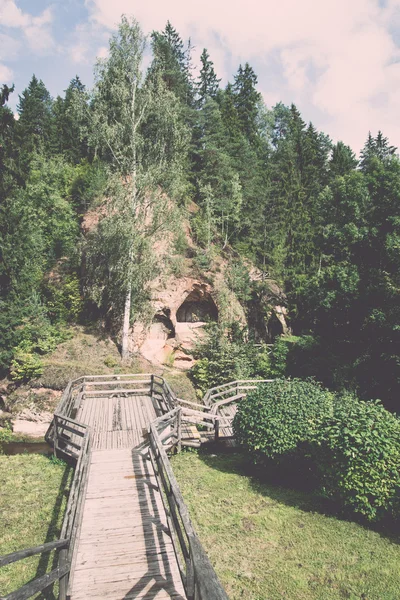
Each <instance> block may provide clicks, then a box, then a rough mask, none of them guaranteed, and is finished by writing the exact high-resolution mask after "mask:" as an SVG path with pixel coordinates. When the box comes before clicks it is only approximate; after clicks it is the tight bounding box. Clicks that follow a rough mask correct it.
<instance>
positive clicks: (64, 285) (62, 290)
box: [44, 274, 83, 323]
mask: <svg viewBox="0 0 400 600" xmlns="http://www.w3.org/2000/svg"><path fill="white" fill-rule="evenodd" d="M44 295H45V298H46V305H47V308H48V312H49V316H50V318H51V320H52V321H55V322H57V323H71V322H72V323H76V321H77V320H78V318H79V315H80V314H81V312H82V307H83V300H82V296H81V290H80V282H79V278H78V277H77V275H75V274H67V275H65V276H61V278H60V280H50V281H48V282H46V284H45V285H44Z"/></svg>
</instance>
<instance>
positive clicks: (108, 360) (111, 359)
mask: <svg viewBox="0 0 400 600" xmlns="http://www.w3.org/2000/svg"><path fill="white" fill-rule="evenodd" d="M104 364H105V365H106V367H108V368H109V369H113V368H114V367H117V366H118V364H119V363H118V360H117V359H116V358H115V356H106V357H105V359H104Z"/></svg>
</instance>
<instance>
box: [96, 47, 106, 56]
mask: <svg viewBox="0 0 400 600" xmlns="http://www.w3.org/2000/svg"><path fill="white" fill-rule="evenodd" d="M96 56H97V58H107V56H108V48H107V46H101V47H100V48H99V49H98V50H97V52H96Z"/></svg>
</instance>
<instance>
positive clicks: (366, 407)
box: [312, 396, 400, 521]
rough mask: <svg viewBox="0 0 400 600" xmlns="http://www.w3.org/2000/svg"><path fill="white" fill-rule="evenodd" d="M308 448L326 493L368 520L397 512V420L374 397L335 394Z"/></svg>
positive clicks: (399, 460) (399, 464) (399, 470)
mask: <svg viewBox="0 0 400 600" xmlns="http://www.w3.org/2000/svg"><path fill="white" fill-rule="evenodd" d="M312 454H313V461H314V463H315V464H316V465H317V468H318V474H319V478H320V481H321V486H322V489H323V492H324V493H325V494H326V495H327V496H328V497H330V498H333V499H335V500H337V501H339V502H340V503H341V504H343V505H344V506H345V507H346V508H348V509H350V510H351V511H352V512H354V513H356V514H359V515H362V516H363V517H365V518H366V519H368V520H369V521H376V520H379V519H380V518H381V517H383V516H385V515H387V514H391V515H393V516H396V517H400V504H399V492H400V421H399V419H398V418H397V417H395V416H394V415H392V414H391V413H389V412H388V411H387V410H385V409H384V408H383V406H382V405H381V403H380V402H379V401H370V402H362V401H360V400H358V399H357V398H355V397H353V396H346V397H339V398H337V399H336V401H335V402H334V410H333V415H331V416H330V417H329V418H328V419H327V420H326V421H325V422H324V423H323V425H322V427H321V428H320V429H319V431H318V435H317V436H316V444H315V446H314V450H313V453H312Z"/></svg>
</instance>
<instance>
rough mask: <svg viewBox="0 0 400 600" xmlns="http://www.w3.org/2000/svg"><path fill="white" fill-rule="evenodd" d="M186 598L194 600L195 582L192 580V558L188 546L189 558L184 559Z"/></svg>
mask: <svg viewBox="0 0 400 600" xmlns="http://www.w3.org/2000/svg"><path fill="white" fill-rule="evenodd" d="M185 588H186V590H185V591H186V596H187V599H188V600H195V594H196V582H195V579H194V565H193V556H192V552H191V550H190V546H189V556H188V557H187V559H186V586H185Z"/></svg>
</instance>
